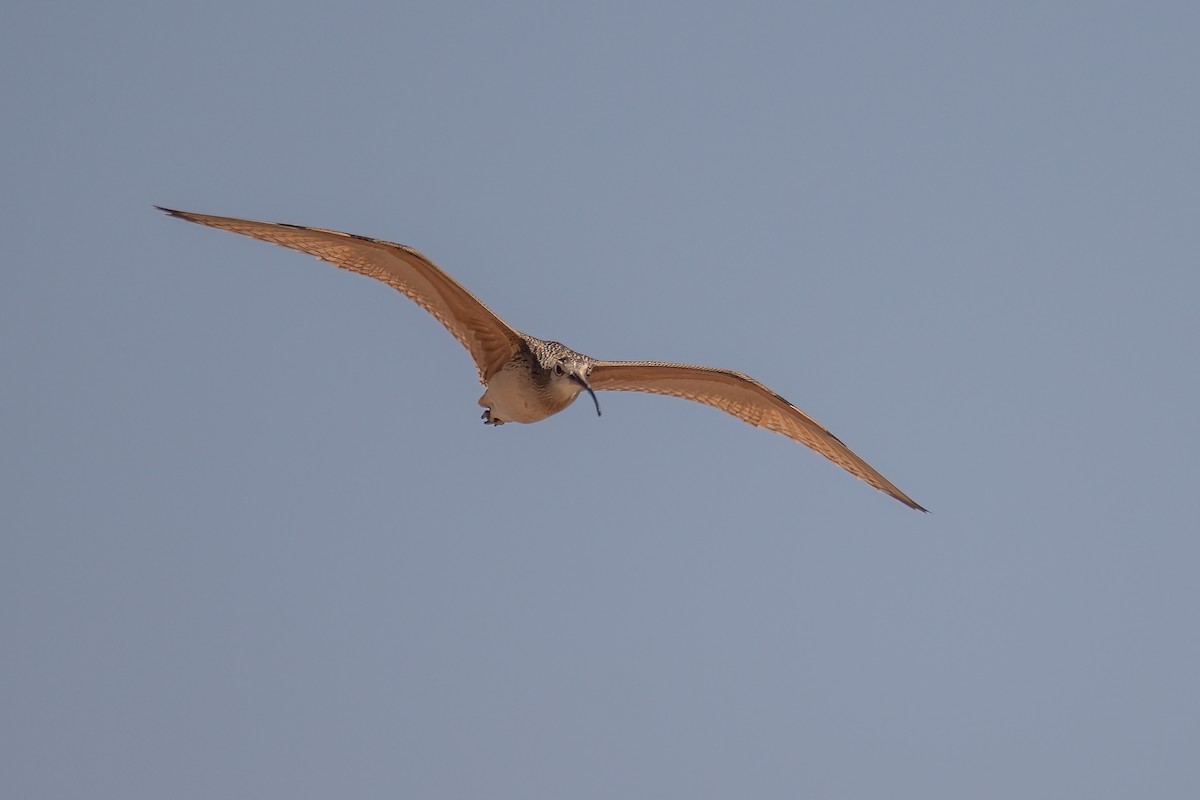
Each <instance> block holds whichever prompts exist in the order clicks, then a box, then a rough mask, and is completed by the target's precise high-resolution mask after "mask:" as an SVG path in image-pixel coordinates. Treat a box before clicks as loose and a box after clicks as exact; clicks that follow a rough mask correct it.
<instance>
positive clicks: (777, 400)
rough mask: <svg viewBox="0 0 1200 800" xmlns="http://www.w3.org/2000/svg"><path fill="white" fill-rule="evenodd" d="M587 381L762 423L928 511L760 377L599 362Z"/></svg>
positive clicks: (649, 363)
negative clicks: (688, 402)
mask: <svg viewBox="0 0 1200 800" xmlns="http://www.w3.org/2000/svg"><path fill="white" fill-rule="evenodd" d="M588 381H589V383H591V385H592V388H593V389H596V390H597V391H599V390H602V389H603V390H608V391H618V392H620V391H629V392H650V393H652V394H665V395H670V396H671V397H681V398H683V399H684V400H694V401H696V402H698V403H704V404H705V405H709V406H712V407H713V408H719V409H720V410H722V411H724V412H726V413H727V414H732V415H733V416H735V417H737V418H738V419H740V420H743V421H745V422H748V423H750V424H751V425H754V426H755V427H758V428H766V429H768V430H772V431H775V432H776V433H782V434H783V435H784V436H787V437H790V438H792V439H795V440H796V441H797V442H800V443H801V444H805V445H808V446H809V447H811V448H812V449H813V450H816V451H817V452H818V453H820V454H821V455H823V456H825V457H826V458H828V459H829V460H830V461H832V462H833V463H835V464H837V465H838V466H840V467H841V468H842V469H844V470H846V471H847V472H849V473H850V474H851V475H854V476H856V477H858V478H861V479H863V480H864V481H866V482H867V483H869V484H871V485H872V486H874V487H875V488H876V489H879V490H880V491H881V492H885V493H887V494H889V495H891V496H892V497H894V498H896V499H897V500H899V501H900V502H901V503H904V504H905V505H907V506H909V507H910V508H915V509H917V510H918V511H925V509H924V508H922V507H921V506H919V505H918V504H917V503H916V502H915V501H914V500H913V499H912V498H910V497H909V496H908V495H906V494H905V493H904V492H902V491H900V490H899V489H898V488H896V486H895V484H893V483H892V482H891V481H889V480H888V479H887V478H885V477H883V476H882V475H880V474H879V472H877V471H876V470H875V469H874V468H873V467H872V466H871V465H870V464H868V463H867V462H866V461H863V460H862V459H861V458H860V457H859V456H858V455H856V454H855V453H854V452H853V451H852V450H851V449H850V448H849V447H846V445H844V444H842V442H841V440H840V439H838V438H837V437H836V436H834V435H833V434H832V433H830V432H829V431H827V430H825V428H823V427H821V426H820V425H819V424H817V422H816V421H814V420H813V419H812V418H811V417H809V416H808V415H807V414H805V413H804V412H803V411H801V410H800V409H798V408H796V407H795V406H794V405H792V404H791V403H789V402H788V401H787V400H784V399H783V398H782V397H780V396H779V395H777V394H775V393H774V392H772V391H771V390H770V389H768V388H767V387H766V386H763V385H762V384H761V383H759V382H758V381H756V380H754V379H753V378H750V377H748V376H746V375H743V374H742V373H740V372H734V371H733V370H728V369H717V368H715V367H697V366H692V365H690V364H666V363H661V362H657V361H597V362H595V364H594V366H593V367H592V370H591V372H590V373H588Z"/></svg>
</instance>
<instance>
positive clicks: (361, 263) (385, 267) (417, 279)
mask: <svg viewBox="0 0 1200 800" xmlns="http://www.w3.org/2000/svg"><path fill="white" fill-rule="evenodd" d="M159 210H160V211H165V212H166V213H168V214H170V215H171V216H173V217H179V218H180V219H186V220H188V221H189V222H196V223H199V224H201V225H207V226H209V227H210V228H220V229H222V230H227V231H232V232H233V233H241V234H244V235H246V236H252V237H254V238H255V239H261V240H263V241H264V242H271V243H272V244H278V245H282V246H284V247H290V248H291V249H293V250H299V251H300V252H302V253H308V254H309V255H313V256H316V257H317V258H319V259H321V260H323V261H328V262H329V263H330V264H333V265H334V266H336V267H341V268H342V269H346V270H350V271H351V272H357V273H359V274H360V275H366V276H368V277H371V278H375V279H376V280H379V281H383V282H384V283H386V284H387V285H389V286H391V287H392V288H394V289H398V290H399V291H400V292H402V293H403V294H404V295H405V296H407V297H408V298H409V299H410V300H412V301H413V302H415V303H416V304H417V305H419V306H421V308H423V309H425V310H426V311H428V312H429V313H430V314H432V315H433V316H434V317H435V318H436V319H437V321H438V322H440V323H442V324H443V325H444V326H446V330H448V331H450V333H451V334H453V336H454V338H455V339H458V341H459V342H461V343H462V345H463V346H464V347H466V348H467V350H468V351H469V352H470V353H471V358H473V359H474V360H475V366H476V368H477V369H478V370H479V381H480V383H487V382H488V380H490V379H491V377H492V376H493V375H495V374H496V373H497V372H498V371H499V370H500V368H501V367H502V366H504V364H506V363H508V362H509V361H510V360H511V359H512V358H513V356H514V355H515V354H516V353H517V352H518V350H520V349H521V348H522V347H524V346H525V345H524V341H523V340H522V339H521V336H520V334H519V333H517V331H515V330H513V329H512V328H511V327H509V325H508V324H507V323H505V322H504V320H502V319H500V317H498V316H496V315H495V314H494V313H492V311H491V309H489V308H488V307H487V306H485V305H484V304H483V303H481V302H480V301H479V300H478V299H477V298H476V297H475V296H474V295H473V294H471V293H470V292H468V291H467V290H466V289H464V288H463V287H462V286H461V285H459V284H458V283H457V282H456V281H455V280H454V279H453V278H451V277H450V276H449V275H447V274H446V273H444V272H442V271H441V270H440V269H438V267H437V265H436V264H434V263H433V262H432V261H430V260H429V259H428V258H426V257H425V256H423V255H421V254H420V253H418V252H417V251H416V250H414V249H412V248H411V247H405V246H404V245H402V244H394V243H392V242H385V241H383V240H381V239H369V238H367V237H365V236H356V235H354V234H351V233H342V232H340V231H330V230H324V229H322V228H307V227H304V226H302V225H288V224H286V223H282V222H255V221H253V220H248V219H235V218H233V217H216V216H212V215H211V214H194V213H192V212H190V211H174V210H172V209H169V208H162V207H161V206H160V207H159Z"/></svg>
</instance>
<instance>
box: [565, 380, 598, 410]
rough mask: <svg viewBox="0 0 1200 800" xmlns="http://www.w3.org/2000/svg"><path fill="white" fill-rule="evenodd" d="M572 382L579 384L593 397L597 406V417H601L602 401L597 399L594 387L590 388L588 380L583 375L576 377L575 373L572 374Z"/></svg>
mask: <svg viewBox="0 0 1200 800" xmlns="http://www.w3.org/2000/svg"><path fill="white" fill-rule="evenodd" d="M571 380H573V381H575V382H576V383H578V384H579V385H580V386H582V387H583V388H584V389H587V393H588V394H590V395H591V396H592V402H593V403H595V404H596V416H597V417H598V416H600V401H599V400H597V399H596V393H595V392H593V391H592V387H591V386H588V382H587V378H585V377H583V376H582V375H576V374H575V373H574V372H572V373H571Z"/></svg>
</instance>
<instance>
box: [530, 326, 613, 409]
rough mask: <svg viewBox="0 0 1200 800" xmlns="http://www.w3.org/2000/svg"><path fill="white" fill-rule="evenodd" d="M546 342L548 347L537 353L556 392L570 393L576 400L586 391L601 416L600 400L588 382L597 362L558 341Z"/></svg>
mask: <svg viewBox="0 0 1200 800" xmlns="http://www.w3.org/2000/svg"><path fill="white" fill-rule="evenodd" d="M545 344H546V345H547V347H545V348H544V350H543V351H542V352H539V353H537V356H538V361H539V362H541V365H542V368H543V369H545V370H546V373H547V375H548V376H549V378H550V385H551V386H552V387H553V389H554V390H555V393H559V394H563V395H569V396H570V398H571V399H572V400H574V399H575V397H576V396H578V395H579V393H580V392H585V391H586V392H587V393H588V394H590V395H591V396H592V402H593V403H594V404H595V405H596V416H600V401H599V400H597V399H596V393H595V392H593V391H592V387H591V385H590V384H589V383H588V374H589V373H590V372H591V371H592V365H593V364H594V363H595V362H594V361H593V360H592V359H590V358H588V357H587V356H585V355H583V354H582V353H576V352H575V351H574V350H572V349H570V348H569V347H567V346H566V345H563V344H559V343H558V342H546V343H545Z"/></svg>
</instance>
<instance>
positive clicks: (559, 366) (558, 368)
mask: <svg viewBox="0 0 1200 800" xmlns="http://www.w3.org/2000/svg"><path fill="white" fill-rule="evenodd" d="M554 374H555V375H562V374H563V365H562V364H561V363H559V364H555V365H554Z"/></svg>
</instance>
